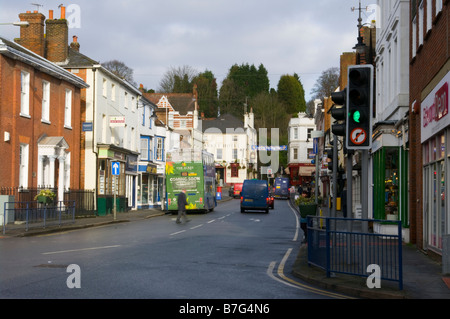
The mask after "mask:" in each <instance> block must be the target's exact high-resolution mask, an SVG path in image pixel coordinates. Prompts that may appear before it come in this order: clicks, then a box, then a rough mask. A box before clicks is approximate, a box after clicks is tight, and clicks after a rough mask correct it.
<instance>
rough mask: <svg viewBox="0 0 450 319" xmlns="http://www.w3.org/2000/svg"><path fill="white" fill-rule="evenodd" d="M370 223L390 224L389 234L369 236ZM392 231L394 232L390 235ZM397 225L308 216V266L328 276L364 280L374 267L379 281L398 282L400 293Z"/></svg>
mask: <svg viewBox="0 0 450 319" xmlns="http://www.w3.org/2000/svg"><path fill="white" fill-rule="evenodd" d="M373 223H381V224H390V225H393V226H395V227H391V228H390V229H391V231H389V232H388V231H386V232H385V233H373V232H369V230H368V229H369V227H368V226H369V225H371V224H373ZM392 230H394V231H392ZM401 232H402V230H401V222H400V221H386V220H373V219H351V218H332V217H319V216H308V226H307V238H308V264H309V265H314V266H317V267H320V268H322V269H324V270H325V271H326V274H327V277H330V276H331V274H332V273H342V274H348V275H356V276H362V277H368V276H369V275H371V273H370V272H369V271H368V266H370V265H377V266H378V267H379V269H380V279H381V280H388V281H395V282H398V285H399V289H400V290H402V289H403V266H402V236H401Z"/></svg>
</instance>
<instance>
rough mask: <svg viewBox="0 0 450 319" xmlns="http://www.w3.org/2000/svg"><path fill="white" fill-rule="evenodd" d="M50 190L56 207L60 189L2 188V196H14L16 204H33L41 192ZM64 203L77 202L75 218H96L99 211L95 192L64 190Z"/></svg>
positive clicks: (0, 191)
mask: <svg viewBox="0 0 450 319" xmlns="http://www.w3.org/2000/svg"><path fill="white" fill-rule="evenodd" d="M44 189H48V190H51V191H52V192H53V193H55V194H56V196H55V202H54V204H53V205H56V201H57V198H59V197H58V189H57V188H52V187H35V188H33V187H31V188H23V187H0V195H11V196H14V201H16V202H31V201H34V200H35V197H36V195H37V194H39V192H40V191H41V190H44ZM63 198H64V201H75V216H95V215H96V214H97V210H96V208H95V191H94V190H89V189H66V190H64V197H63Z"/></svg>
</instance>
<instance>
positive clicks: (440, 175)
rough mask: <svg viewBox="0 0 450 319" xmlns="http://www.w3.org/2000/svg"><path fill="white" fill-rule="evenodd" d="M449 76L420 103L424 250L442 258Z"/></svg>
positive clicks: (449, 144) (449, 216)
mask: <svg viewBox="0 0 450 319" xmlns="http://www.w3.org/2000/svg"><path fill="white" fill-rule="evenodd" d="M449 82H450V72H449V73H447V75H446V76H445V77H444V78H443V79H442V80H441V81H440V82H439V83H438V85H436V86H435V87H434V89H433V90H432V91H431V92H430V93H429V94H428V95H427V96H426V98H425V99H424V100H423V101H422V103H421V143H422V153H423V231H424V241H425V242H424V247H426V248H428V249H431V250H433V251H434V252H436V253H438V254H442V249H443V237H444V236H445V235H448V234H449V229H450V226H449V225H450V224H449V221H450V212H449V208H450V206H449V201H448V198H449V196H448V195H449V187H448V186H447V185H448V181H449V178H450V174H449V164H450V163H449V161H450V115H449V114H448V87H449Z"/></svg>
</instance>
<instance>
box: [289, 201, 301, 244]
mask: <svg viewBox="0 0 450 319" xmlns="http://www.w3.org/2000/svg"><path fill="white" fill-rule="evenodd" d="M289 207H290V208H291V211H292V213H293V214H294V216H295V221H296V225H295V235H294V238H293V239H292V241H297V239H298V231H299V229H300V222H299V220H298V216H297V212H296V211H295V210H294V209H293V208H292V206H291V204H290V203H289Z"/></svg>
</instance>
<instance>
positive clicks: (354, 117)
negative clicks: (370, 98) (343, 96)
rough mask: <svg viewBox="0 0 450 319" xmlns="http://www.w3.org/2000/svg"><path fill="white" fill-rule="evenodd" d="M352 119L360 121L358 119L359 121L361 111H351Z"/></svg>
mask: <svg viewBox="0 0 450 319" xmlns="http://www.w3.org/2000/svg"><path fill="white" fill-rule="evenodd" d="M353 121H355V122H356V123H360V121H361V112H360V111H355V112H354V113H353Z"/></svg>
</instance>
